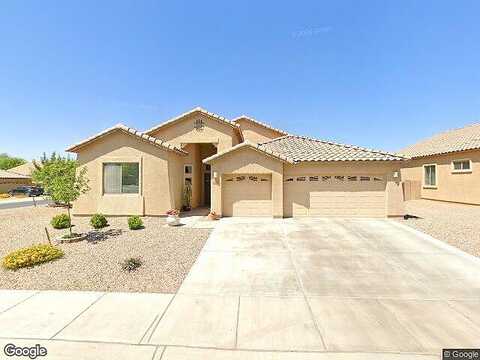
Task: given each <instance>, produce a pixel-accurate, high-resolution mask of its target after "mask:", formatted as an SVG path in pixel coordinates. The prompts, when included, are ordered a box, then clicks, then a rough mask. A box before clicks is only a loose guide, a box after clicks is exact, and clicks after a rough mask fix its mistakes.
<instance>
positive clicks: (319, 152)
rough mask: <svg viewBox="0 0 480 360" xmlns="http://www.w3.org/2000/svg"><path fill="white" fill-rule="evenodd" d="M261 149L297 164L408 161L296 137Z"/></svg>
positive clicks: (271, 142) (402, 158)
mask: <svg viewBox="0 0 480 360" xmlns="http://www.w3.org/2000/svg"><path fill="white" fill-rule="evenodd" d="M259 147H260V148H261V149H265V150H271V151H273V152H275V153H278V154H281V155H283V156H286V157H288V158H289V159H293V161H294V162H295V163H298V162H302V161H392V160H405V159H406V158H405V157H403V156H401V155H398V154H393V153H388V152H385V151H379V150H371V149H366V148H361V147H358V146H352V145H344V144H338V143H334V142H330V141H323V140H317V139H311V138H308V137H304V136H295V135H286V136H282V137H280V138H277V139H273V140H271V141H267V142H265V143H262V144H260V145H259Z"/></svg>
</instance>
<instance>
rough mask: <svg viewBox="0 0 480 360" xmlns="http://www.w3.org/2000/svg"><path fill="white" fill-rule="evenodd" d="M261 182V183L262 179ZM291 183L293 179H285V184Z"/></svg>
mask: <svg viewBox="0 0 480 360" xmlns="http://www.w3.org/2000/svg"><path fill="white" fill-rule="evenodd" d="M262 181H263V179H262ZM292 181H293V178H286V179H285V182H292Z"/></svg>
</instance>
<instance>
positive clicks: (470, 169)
mask: <svg viewBox="0 0 480 360" xmlns="http://www.w3.org/2000/svg"><path fill="white" fill-rule="evenodd" d="M400 152H401V153H402V154H404V155H405V156H407V157H409V158H410V159H411V160H409V161H407V162H406V163H405V166H404V168H403V169H402V179H403V180H404V181H405V184H406V185H407V186H406V189H408V190H409V191H411V192H412V194H413V195H411V196H408V195H407V198H416V197H421V198H423V199H432V200H442V201H451V202H460V203H467V204H477V205H479V204H480V124H473V125H469V126H466V127H463V128H461V129H455V130H450V131H446V132H443V133H441V134H437V135H435V136H433V137H431V138H428V139H426V140H423V141H420V142H419V143H417V144H414V145H411V146H409V147H407V148H405V149H403V150H401V151H400Z"/></svg>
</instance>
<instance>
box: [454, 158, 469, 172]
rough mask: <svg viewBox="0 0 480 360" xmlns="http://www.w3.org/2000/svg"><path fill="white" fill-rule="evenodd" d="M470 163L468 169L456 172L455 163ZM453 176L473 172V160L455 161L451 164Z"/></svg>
mask: <svg viewBox="0 0 480 360" xmlns="http://www.w3.org/2000/svg"><path fill="white" fill-rule="evenodd" d="M464 161H468V169H460V170H455V165H454V163H456V162H464ZM451 168H452V174H468V173H471V172H472V160H471V159H455V160H452V162H451Z"/></svg>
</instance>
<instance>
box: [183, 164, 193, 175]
mask: <svg viewBox="0 0 480 360" xmlns="http://www.w3.org/2000/svg"><path fill="white" fill-rule="evenodd" d="M183 172H184V174H192V173H193V166H192V165H185V167H184V170H183Z"/></svg>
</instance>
